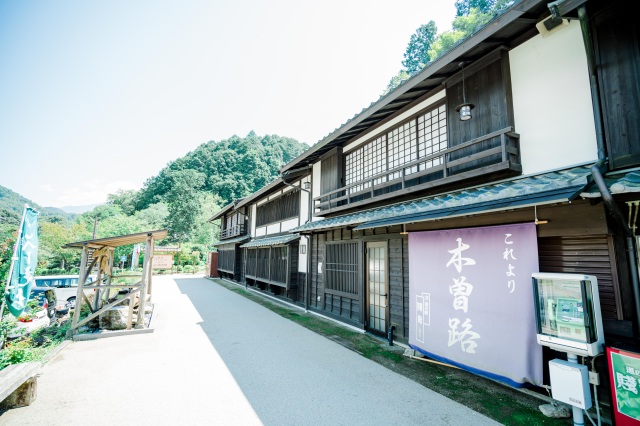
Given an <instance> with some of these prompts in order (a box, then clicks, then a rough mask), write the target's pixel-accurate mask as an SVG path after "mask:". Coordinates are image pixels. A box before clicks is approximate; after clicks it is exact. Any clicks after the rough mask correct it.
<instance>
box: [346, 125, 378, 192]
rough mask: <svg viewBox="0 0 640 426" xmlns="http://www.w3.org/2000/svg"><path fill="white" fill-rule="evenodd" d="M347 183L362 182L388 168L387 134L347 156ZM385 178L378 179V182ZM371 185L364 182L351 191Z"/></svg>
mask: <svg viewBox="0 0 640 426" xmlns="http://www.w3.org/2000/svg"><path fill="white" fill-rule="evenodd" d="M345 166H346V176H345V180H346V184H347V185H349V184H350V183H354V182H360V181H362V180H366V179H368V178H370V177H373V176H375V175H377V174H379V173H382V172H384V171H385V170H387V141H386V137H385V136H380V137H379V138H377V139H375V140H373V141H371V142H369V143H368V144H366V145H364V146H363V147H361V148H358V149H357V150H355V151H353V152H352V153H350V154H348V155H347V156H346V158H345ZM384 180H385V179H384V178H380V179H376V184H377V183H380V182H383V181H384ZM370 186H371V183H370V182H364V183H363V184H362V185H358V186H356V187H354V188H352V189H351V191H350V192H356V191H360V190H362V189H364V188H368V187H370Z"/></svg>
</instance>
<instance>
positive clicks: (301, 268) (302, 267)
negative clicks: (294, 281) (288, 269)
mask: <svg viewBox="0 0 640 426" xmlns="http://www.w3.org/2000/svg"><path fill="white" fill-rule="evenodd" d="M303 246H304V247H305V250H306V252H305V253H304V254H302V253H300V252H299V250H300V248H298V272H304V273H306V272H307V255H308V254H309V247H310V244H309V237H305V236H303V237H300V247H303Z"/></svg>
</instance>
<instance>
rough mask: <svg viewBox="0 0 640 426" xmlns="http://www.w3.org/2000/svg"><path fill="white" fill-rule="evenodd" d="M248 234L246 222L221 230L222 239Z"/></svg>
mask: <svg viewBox="0 0 640 426" xmlns="http://www.w3.org/2000/svg"><path fill="white" fill-rule="evenodd" d="M246 234H247V230H246V227H245V225H244V223H243V224H240V225H233V226H230V227H228V228H225V229H221V230H220V240H224V239H226V238H233V237H241V236H243V235H246Z"/></svg>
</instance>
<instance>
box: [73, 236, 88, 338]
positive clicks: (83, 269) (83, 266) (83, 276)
mask: <svg viewBox="0 0 640 426" xmlns="http://www.w3.org/2000/svg"><path fill="white" fill-rule="evenodd" d="M87 259H89V247H87V245H86V244H85V245H83V246H82V258H81V260H80V276H79V277H78V291H77V293H76V306H75V308H73V320H72V321H71V330H69V333H68V334H69V337H71V336H73V334H74V332H75V331H76V327H77V326H78V321H80V310H81V308H82V296H84V283H85V281H86V280H87V275H88V273H89V271H87Z"/></svg>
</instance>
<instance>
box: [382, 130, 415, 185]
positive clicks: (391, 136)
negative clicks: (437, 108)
mask: <svg viewBox="0 0 640 426" xmlns="http://www.w3.org/2000/svg"><path fill="white" fill-rule="evenodd" d="M387 137H388V140H389V170H391V169H394V168H396V167H399V166H402V165H403V164H407V163H410V162H411V161H413V160H415V159H417V158H418V157H417V152H416V151H417V144H416V121H415V120H411V121H409V122H408V123H405V124H403V125H402V126H400V127H397V128H395V129H393V130H392V131H390V132H389V133H387ZM415 171H417V168H416V167H410V168H408V169H407V170H406V171H405V173H406V174H410V173H414V172H415ZM401 175H402V172H396V173H393V174H392V175H391V177H390V178H391V179H395V178H399V177H400V176H401Z"/></svg>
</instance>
